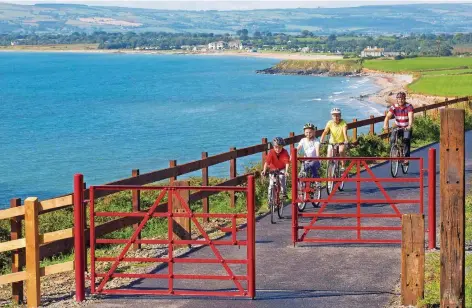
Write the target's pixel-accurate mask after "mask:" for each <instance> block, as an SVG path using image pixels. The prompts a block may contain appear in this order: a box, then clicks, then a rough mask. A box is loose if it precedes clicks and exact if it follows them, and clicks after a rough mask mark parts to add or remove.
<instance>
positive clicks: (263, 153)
mask: <svg viewBox="0 0 472 308" xmlns="http://www.w3.org/2000/svg"><path fill="white" fill-rule="evenodd" d="M262 144H265V145H267V138H262ZM268 148H269V146H268V145H267V147H266V150H265V151H262V166H264V163H265V160H266V156H267V149H268Z"/></svg>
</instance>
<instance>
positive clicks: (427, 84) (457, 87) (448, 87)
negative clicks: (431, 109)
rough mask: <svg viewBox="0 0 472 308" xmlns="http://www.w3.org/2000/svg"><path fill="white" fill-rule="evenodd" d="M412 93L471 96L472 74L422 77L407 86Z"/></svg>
mask: <svg viewBox="0 0 472 308" xmlns="http://www.w3.org/2000/svg"><path fill="white" fill-rule="evenodd" d="M408 88H409V89H410V90H412V91H413V92H414V93H419V94H429V95H438V96H468V95H472V74H468V75H444V76H423V77H421V78H420V79H418V80H416V81H415V82H413V83H412V84H410V85H409V86H408Z"/></svg>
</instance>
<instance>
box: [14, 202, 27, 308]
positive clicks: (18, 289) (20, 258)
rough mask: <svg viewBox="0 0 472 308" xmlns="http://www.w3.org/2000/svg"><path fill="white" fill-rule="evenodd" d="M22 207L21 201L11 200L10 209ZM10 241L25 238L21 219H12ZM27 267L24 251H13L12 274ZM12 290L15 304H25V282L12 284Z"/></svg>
mask: <svg viewBox="0 0 472 308" xmlns="http://www.w3.org/2000/svg"><path fill="white" fill-rule="evenodd" d="M17 206H21V199H20V198H15V199H11V200H10V207H17ZM10 228H11V233H10V239H11V240H12V241H13V240H17V239H20V238H22V237H23V235H22V227H21V219H19V218H18V217H13V218H11V219H10ZM24 266H25V255H24V251H23V250H21V249H16V250H13V251H12V254H11V272H12V273H17V272H21V271H22V270H23V267H24ZM11 289H12V300H13V304H15V305H20V304H21V303H23V300H24V299H23V281H18V282H13V283H12V284H11Z"/></svg>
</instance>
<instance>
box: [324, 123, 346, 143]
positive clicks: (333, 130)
mask: <svg viewBox="0 0 472 308" xmlns="http://www.w3.org/2000/svg"><path fill="white" fill-rule="evenodd" d="M346 125H347V123H346V122H345V121H344V120H341V122H339V124H336V123H334V121H333V120H330V121H329V122H328V124H326V127H328V128H329V133H330V135H331V136H330V137H329V143H343V142H345V141H347V140H344V133H343V130H344V127H345V126H346Z"/></svg>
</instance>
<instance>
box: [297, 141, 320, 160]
mask: <svg viewBox="0 0 472 308" xmlns="http://www.w3.org/2000/svg"><path fill="white" fill-rule="evenodd" d="M299 145H301V146H302V148H303V152H304V153H305V157H316V147H319V146H320V142H319V141H318V139H317V138H313V140H308V139H307V138H306V137H305V138H303V139H302V140H300V143H299Z"/></svg>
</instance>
